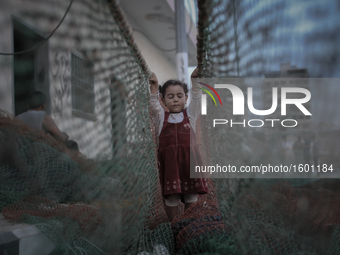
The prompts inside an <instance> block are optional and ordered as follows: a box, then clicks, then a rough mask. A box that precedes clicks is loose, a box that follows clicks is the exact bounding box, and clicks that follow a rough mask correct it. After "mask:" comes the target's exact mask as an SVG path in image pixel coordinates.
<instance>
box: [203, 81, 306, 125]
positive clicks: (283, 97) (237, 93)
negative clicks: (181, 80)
mask: <svg viewBox="0 0 340 255" xmlns="http://www.w3.org/2000/svg"><path fill="white" fill-rule="evenodd" d="M198 83H199V84H202V85H204V86H206V87H207V88H209V89H210V90H211V91H213V92H214V93H215V95H216V96H217V97H218V99H219V101H220V104H221V106H222V100H221V98H220V95H219V94H218V93H217V91H216V90H215V88H216V89H228V90H229V92H230V93H231V96H232V109H233V115H245V96H244V93H243V91H242V90H241V89H240V88H239V87H238V86H236V85H232V84H215V86H214V87H215V88H213V87H212V86H210V85H208V84H205V83H202V82H198ZM200 89H202V90H203V91H205V92H206V93H207V94H208V95H209V96H210V97H211V98H212V99H213V101H214V103H215V106H217V103H216V100H215V98H214V96H213V95H212V94H211V92H209V91H208V90H206V89H204V88H200ZM271 92H272V93H271V102H272V103H271V107H270V108H267V109H256V108H255V106H254V100H256V99H254V95H253V87H247V92H246V93H247V106H248V109H249V111H250V112H251V113H252V114H254V115H257V116H266V115H270V114H273V113H274V112H275V111H276V110H277V108H278V101H279V100H278V99H279V98H280V101H281V105H280V107H279V109H280V111H281V112H280V113H281V116H286V115H287V105H295V106H296V107H297V108H298V109H299V110H300V111H301V112H302V113H303V114H304V115H305V116H311V115H312V114H311V113H310V111H309V110H308V109H307V108H306V107H305V106H304V104H306V103H307V102H309V101H310V99H311V93H310V91H309V90H308V89H306V88H300V87H281V88H280V94H278V88H277V87H273V88H272V91H271ZM292 93H294V94H295V95H299V97H298V98H297V97H295V98H289V96H288V95H289V94H292ZM201 107H202V108H201V113H202V115H207V96H206V94H203V95H202V98H201ZM225 107H230V106H229V105H225ZM276 121H280V122H281V125H282V126H283V127H295V126H297V124H298V122H297V120H295V119H284V120H280V119H276V118H275V119H264V120H263V119H251V120H248V126H249V127H262V126H263V125H264V123H265V122H271V126H272V127H274V122H276ZM254 122H255V123H257V125H254ZM287 122H291V123H293V124H292V125H288V124H287ZM227 123H230V124H231V127H232V126H233V124H234V125H235V124H239V125H240V124H241V125H243V126H244V127H245V126H246V120H244V121H243V122H234V123H233V120H230V121H228V120H227V119H214V120H213V127H215V126H216V125H219V124H220V125H221V124H222V125H223V124H227Z"/></svg>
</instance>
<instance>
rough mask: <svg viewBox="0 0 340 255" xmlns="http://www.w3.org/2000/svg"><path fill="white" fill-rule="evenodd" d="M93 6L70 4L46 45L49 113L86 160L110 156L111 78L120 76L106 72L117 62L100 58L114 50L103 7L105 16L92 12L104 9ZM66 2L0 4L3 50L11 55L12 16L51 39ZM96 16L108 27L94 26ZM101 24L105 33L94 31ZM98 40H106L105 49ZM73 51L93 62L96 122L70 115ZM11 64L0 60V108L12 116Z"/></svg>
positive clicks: (8, 59)
mask: <svg viewBox="0 0 340 255" xmlns="http://www.w3.org/2000/svg"><path fill="white" fill-rule="evenodd" d="M94 2H95V1H74V3H73V6H72V8H71V9H70V12H69V13H68V14H67V16H66V18H65V20H64V21H63V23H62V24H61V26H60V27H59V28H58V30H57V31H56V32H55V34H54V35H53V36H52V37H51V38H50V39H49V41H48V43H49V56H48V57H49V65H50V68H49V82H50V98H51V115H52V117H53V119H54V120H55V122H56V124H57V125H58V127H59V128H60V130H62V131H64V132H67V133H68V134H69V135H70V139H73V140H75V141H77V142H78V144H79V148H80V151H81V152H82V153H84V154H85V155H86V156H88V157H90V158H95V157H97V156H98V155H103V154H104V155H110V154H112V148H111V147H112V141H111V109H110V90H109V86H110V77H112V76H116V77H118V78H119V73H118V74H115V73H114V71H112V70H108V69H109V66H108V65H110V64H112V65H113V64H114V62H117V61H118V60H117V59H112V60H110V61H105V60H104V59H105V58H107V57H108V56H112V53H109V52H108V51H107V50H105V49H103V50H102V48H104V47H105V46H107V47H113V44H114V42H110V40H109V39H110V36H111V37H112V34H110V32H109V31H110V26H111V27H112V26H113V25H112V24H114V21H113V18H112V15H109V11H108V10H107V7H106V17H100V15H99V13H98V12H97V13H95V11H94V10H92V9H93V8H98V10H99V9H100V12H103V13H104V9H103V8H104V7H103V6H99V5H97V4H94ZM69 3H70V1H68V0H63V1H52V0H50V1H38V0H37V1H25V0H12V1H5V2H2V3H1V4H0V6H1V7H0V32H1V37H0V49H1V51H4V52H12V51H13V48H12V24H11V19H12V18H11V17H12V16H11V15H15V16H16V17H17V18H19V19H20V20H22V21H24V22H25V23H27V24H29V25H30V26H31V27H33V28H34V29H36V30H37V31H41V32H42V33H43V34H44V35H49V34H50V33H51V31H52V30H53V29H54V28H55V27H56V26H57V24H58V23H59V21H60V20H61V18H62V16H63V15H64V13H65V11H66V9H67V7H68V4H69ZM84 3H85V4H84ZM86 3H87V4H86ZM94 14H95V15H96V18H99V19H104V20H107V23H105V24H99V23H100V21H98V24H96V25H94V24H93V23H94V21H93V20H95V18H94ZM103 15H104V14H103ZM100 25H102V27H103V30H104V31H98V27H97V26H100ZM105 29H106V30H105ZM115 29H117V28H115ZM114 36H119V35H114ZM100 39H105V40H106V41H107V42H106V41H105V43H106V45H104V44H105V43H103V42H102V41H101V40H100ZM111 39H112V38H111ZM111 41H112V40H111ZM71 52H76V53H80V54H81V55H83V56H84V57H86V58H91V57H93V58H94V59H93V62H94V63H95V65H94V72H95V77H94V80H95V86H94V90H95V120H89V119H86V118H81V117H77V116H75V115H74V114H73V113H72V105H71V98H72V96H71ZM85 55H86V56H85ZM12 61H13V56H0V66H1V68H0V77H1V78H0V109H2V110H5V111H9V112H10V113H12V114H13V113H14V106H13V98H14V95H13V93H14V92H13V84H14V82H13V78H12V76H13V72H12ZM104 69H105V71H104Z"/></svg>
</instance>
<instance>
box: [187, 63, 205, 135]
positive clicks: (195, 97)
mask: <svg viewBox="0 0 340 255" xmlns="http://www.w3.org/2000/svg"><path fill="white" fill-rule="evenodd" d="M197 79H198V72H197V68H196V69H195V70H194V71H193V72H192V74H191V82H192V91H191V101H190V104H189V106H188V115H189V117H190V125H191V126H192V128H193V130H194V131H195V127H196V120H197V119H198V117H199V116H200V114H201V97H202V90H200V89H198V88H197V87H199V84H197V83H196V81H197Z"/></svg>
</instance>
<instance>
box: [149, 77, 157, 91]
mask: <svg viewBox="0 0 340 255" xmlns="http://www.w3.org/2000/svg"><path fill="white" fill-rule="evenodd" d="M149 84H150V91H151V94H157V92H158V80H157V76H156V74H155V73H154V72H151V77H150V78H149Z"/></svg>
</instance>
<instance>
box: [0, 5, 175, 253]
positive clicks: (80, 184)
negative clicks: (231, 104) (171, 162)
mask: <svg viewBox="0 0 340 255" xmlns="http://www.w3.org/2000/svg"><path fill="white" fill-rule="evenodd" d="M1 9H2V10H1V12H6V13H8V14H9V15H8V16H6V15H4V16H3V18H2V19H1V29H5V27H6V26H9V25H10V24H12V23H11V22H12V21H13V24H14V25H13V26H14V36H18V38H20V37H24V36H27V37H26V39H27V40H26V41H30V40H31V38H33V37H36V38H38V39H39V40H40V41H39V40H38V39H36V41H34V40H33V39H32V40H33V42H34V43H32V44H31V45H29V44H26V45H20V43H19V42H18V43H17V44H15V49H14V50H15V51H16V52H17V51H25V52H24V53H23V54H22V55H20V54H19V55H14V56H6V55H5V56H3V55H2V56H0V62H1V66H2V67H4V69H3V70H6V68H7V67H8V66H7V64H8V59H11V61H13V63H14V66H15V67H14V69H15V74H14V76H15V77H16V78H15V79H16V84H17V85H16V88H18V87H20V86H18V84H19V83H20V76H23V75H24V74H25V75H26V76H25V77H26V83H25V84H23V86H22V91H16V100H19V99H20V95H21V97H23V96H24V95H26V96H27V94H28V92H29V91H25V88H26V87H29V84H30V81H31V80H32V79H33V78H32V79H31V80H30V76H29V75H30V72H29V70H30V65H31V64H32V63H30V62H29V61H28V60H27V59H29V57H30V56H28V55H27V54H30V53H31V52H34V56H35V58H34V59H35V60H36V61H37V63H38V62H39V61H40V59H42V57H41V55H39V52H40V51H41V50H43V49H44V47H45V46H46V44H47V43H48V49H49V50H48V51H47V52H46V53H47V54H48V55H49V59H50V60H49V61H47V62H45V65H43V66H41V68H42V69H41V70H43V71H44V67H46V66H49V68H50V69H47V73H43V71H41V72H40V74H38V78H37V79H38V81H43V80H46V79H47V80H49V88H50V91H49V92H48V93H50V95H51V98H49V99H50V101H51V103H50V108H51V115H52V117H53V118H54V119H55V120H56V123H58V127H59V128H60V130H63V131H67V132H68V133H69V135H71V137H72V138H74V140H76V141H77V142H78V143H79V148H80V152H78V151H73V150H70V149H68V148H66V147H65V145H64V144H63V143H61V142H58V141H56V140H55V139H54V138H53V137H51V136H50V135H48V134H45V133H44V132H43V131H39V130H34V129H32V128H29V127H28V126H26V125H25V124H24V123H23V122H21V121H20V120H18V119H15V118H14V116H12V115H11V114H8V113H6V112H4V111H1V115H0V119H1V120H0V152H1V153H0V155H1V156H0V210H1V211H2V214H3V215H4V217H5V218H6V219H9V220H15V221H20V222H25V223H30V224H34V225H36V226H37V227H38V228H39V229H40V230H41V231H42V233H44V234H45V235H46V236H47V237H48V238H49V239H50V240H51V241H52V242H53V244H54V245H55V249H54V251H53V252H52V254H117V253H118V254H119V253H122V254H137V253H138V252H139V251H149V252H152V251H153V249H156V250H157V249H161V250H162V249H163V250H164V249H165V250H166V251H168V252H171V253H172V252H173V251H174V244H173V242H172V239H173V236H172V231H171V226H170V224H169V223H167V217H166V215H165V212H164V209H163V201H162V197H161V195H160V194H158V192H159V188H158V186H157V185H158V177H157V165H156V160H155V159H156V153H155V152H156V142H155V136H154V132H153V130H154V129H153V124H152V119H151V117H150V115H149V84H148V77H149V74H150V71H149V69H148V67H147V65H146V63H145V62H144V60H143V57H142V56H141V54H140V52H139V50H138V49H137V46H136V44H135V43H134V40H133V38H132V35H131V33H130V32H129V28H128V25H127V23H126V22H125V20H124V18H123V15H122V13H121V11H120V9H119V7H118V6H117V4H116V3H115V2H114V1H87V0H85V1H54V0H49V1H30V2H26V1H13V2H6V3H1ZM10 14H13V15H14V16H15V17H14V18H13V17H12V16H11V15H10ZM63 15H64V16H63ZM63 17H65V19H63ZM12 18H13V20H11V19H12ZM60 22H61V23H60ZM19 23H20V24H19ZM18 24H19V25H18ZM59 25H60V26H59ZM23 26H25V29H22V27H23ZM58 26H59V27H58ZM32 27H33V28H35V29H36V30H38V31H39V33H40V34H42V35H49V34H51V33H52V31H53V29H54V28H57V27H58V29H57V30H55V31H54V33H52V34H51V35H52V36H51V37H50V38H49V39H48V40H47V42H45V41H44V39H41V38H40V37H38V35H36V32H35V33H34V31H33V32H32V29H31V28H32ZM6 31H7V30H6ZM22 31H25V32H26V34H20V33H21V32H22ZM4 33H6V32H4ZM9 38H10V37H9ZM45 38H46V37H45ZM15 40H16V39H15ZM24 41H25V40H22V42H24ZM42 41H43V42H44V43H43V44H41V42H42ZM1 43H2V45H3V46H4V48H2V49H6V44H5V43H4V42H3V41H2V42H1ZM44 45H45V46H44ZM38 55H39V56H38ZM25 59H26V62H25V61H24V60H25ZM6 61H7V62H6ZM40 62H41V61H40ZM18 63H19V64H18ZM37 63H36V64H37ZM39 68H40V67H39ZM9 70H10V69H9ZM39 70H40V69H39ZM19 74H20V75H19ZM39 75H40V76H39ZM33 80H34V79H33ZM19 85H20V84H19ZM24 85H27V86H26V87H25V86H24ZM43 91H44V92H46V91H45V90H43ZM20 93H21V94H20ZM25 93H26V94H25ZM46 94H47V93H46ZM47 95H49V94H47ZM83 153H84V154H83Z"/></svg>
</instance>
